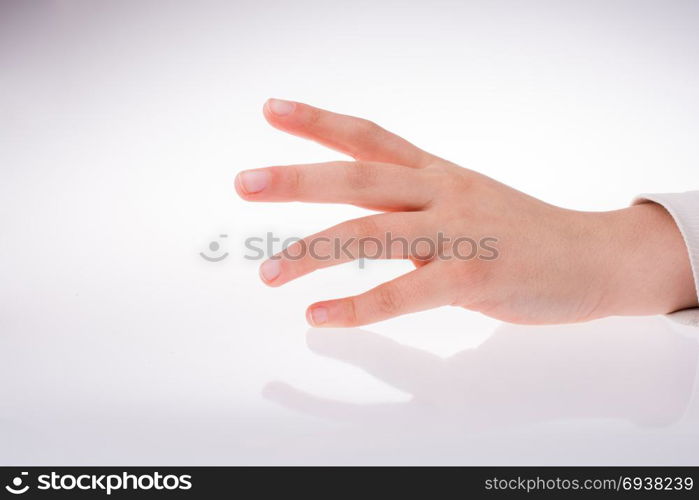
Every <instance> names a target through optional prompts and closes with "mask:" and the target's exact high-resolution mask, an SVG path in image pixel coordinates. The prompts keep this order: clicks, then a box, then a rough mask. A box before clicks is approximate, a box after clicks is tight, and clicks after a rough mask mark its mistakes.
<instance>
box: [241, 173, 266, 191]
mask: <svg viewBox="0 0 699 500" xmlns="http://www.w3.org/2000/svg"><path fill="white" fill-rule="evenodd" d="M238 177H239V179H240V185H241V186H242V188H243V191H245V192H246V193H259V192H260V191H262V190H263V189H264V188H266V187H267V181H268V180H269V173H267V172H265V171H264V170H246V171H245V172H240V174H238Z"/></svg>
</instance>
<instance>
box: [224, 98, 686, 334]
mask: <svg viewBox="0 0 699 500" xmlns="http://www.w3.org/2000/svg"><path fill="white" fill-rule="evenodd" d="M264 115H265V117H266V119H267V121H268V122H269V123H270V124H271V125H272V126H274V127H276V128H278V129H280V130H283V131H285V132H289V133H292V134H295V135H298V136H300V137H304V138H308V139H312V140H315V141H317V142H319V143H321V144H323V145H325V146H328V147H330V148H333V149H336V150H338V151H340V152H342V153H346V154H348V155H350V156H351V157H353V158H354V159H355V160H356V161H338V162H330V163H321V164H306V165H293V166H275V167H268V168H262V169H256V170H248V171H244V172H241V173H240V174H239V175H238V176H237V178H236V190H237V191H238V194H239V195H240V196H241V197H242V198H244V199H246V200H248V201H256V202H260V201H266V202H269V201H274V202H282V201H305V202H320V203H347V204H352V205H358V206H361V207H366V208H370V209H374V210H378V211H380V212H381V213H379V214H375V215H370V216H367V217H361V218H358V219H354V220H350V221H346V222H343V223H341V224H338V225H336V226H334V227H331V228H329V229H327V230H325V231H322V232H320V233H317V234H315V235H312V236H309V237H307V238H305V239H304V240H303V241H301V242H297V243H294V244H292V245H290V246H289V247H288V248H287V249H286V250H285V251H284V252H282V253H281V254H278V255H275V256H273V257H271V258H270V259H268V260H267V261H265V262H264V263H263V264H262V266H261V267H260V274H261V277H262V279H263V280H264V281H265V282H266V283H267V284H268V285H271V286H279V285H283V284H284V283H286V282H288V281H291V280H293V279H295V278H298V277H300V276H303V275H305V274H308V273H310V272H312V271H315V270H317V269H321V268H324V267H328V266H331V265H336V264H340V263H343V262H347V261H349V260H352V259H356V258H360V257H365V256H371V257H372V258H406V259H410V260H412V261H413V263H414V264H415V265H416V269H415V270H413V271H411V272H409V273H407V274H405V275H403V276H400V277H398V278H396V279H394V280H392V281H389V282H387V283H384V284H381V285H379V286H377V287H376V288H373V289H371V290H369V291H367V292H365V293H362V294H360V295H356V296H353V297H346V298H341V299H333V300H325V301H322V302H318V303H316V304H313V305H311V306H310V307H309V309H308V311H307V318H308V321H309V322H310V323H311V324H312V325H313V326H358V325H364V324H368V323H373V322H376V321H381V320H384V319H387V318H390V317H393V316H398V315H401V314H406V313H411V312H415V311H420V310H425V309H430V308H434V307H438V306H442V305H454V306H461V307H465V308H467V309H472V310H477V311H481V312H482V313H484V314H487V315H489V316H492V317H494V318H498V319H501V320H504V321H509V322H513V323H566V322H577V321H586V320H590V319H593V318H599V317H603V316H609V315H636V314H639V315H640V314H660V313H668V312H671V311H675V310H678V309H683V308H687V307H693V306H696V305H697V296H696V292H695V288H694V283H693V279H692V273H691V268H690V264H689V258H688V255H687V251H686V248H685V245H684V242H683V240H682V236H681V234H680V233H679V230H678V229H677V227H676V226H675V224H674V221H673V220H672V218H671V216H670V215H669V214H668V213H667V212H666V211H665V210H664V209H663V208H662V207H661V206H659V205H656V204H653V203H646V204H640V205H635V206H631V207H628V208H624V209H621V210H616V211H611V212H580V211H574V210H568V209H563V208H559V207H555V206H553V205H549V204H547V203H544V202H542V201H539V200H537V199H535V198H532V197H531V196H528V195H526V194H524V193H521V192H519V191H516V190H515V189H512V188H510V187H508V186H505V185H504V184H501V183H499V182H497V181H495V180H493V179H491V178H489V177H486V176H484V175H482V174H479V173H477V172H474V171H472V170H468V169H465V168H461V167H459V166H457V165H455V164H453V163H451V162H448V161H446V160H443V159H441V158H438V157H436V156H434V155H431V154H429V153H427V152H425V151H423V150H421V149H419V148H417V147H416V146H414V145H412V144H410V143H409V142H407V141H405V140H404V139H402V138H400V137H398V136H396V135H394V134H392V133H390V132H387V131H386V130H384V129H382V128H380V127H379V126H377V125H375V124H374V123H372V122H369V121H367V120H363V119H360V118H354V117H351V116H345V115H340V114H336V113H331V112H329V111H324V110H321V109H318V108H314V107H311V106H308V105H306V104H301V103H297V102H289V101H281V100H277V99H270V100H269V101H267V103H265V106H264ZM367 245H369V247H370V248H367ZM372 245H373V246H372ZM338 247H344V248H345V250H346V251H345V252H341V253H338V251H337V249H338Z"/></svg>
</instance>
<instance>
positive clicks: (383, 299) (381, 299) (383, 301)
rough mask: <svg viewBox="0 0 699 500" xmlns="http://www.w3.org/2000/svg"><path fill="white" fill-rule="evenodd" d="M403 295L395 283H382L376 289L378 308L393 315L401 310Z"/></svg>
mask: <svg viewBox="0 0 699 500" xmlns="http://www.w3.org/2000/svg"><path fill="white" fill-rule="evenodd" d="M401 304H402V295H401V292H400V290H399V289H398V287H397V286H395V285H393V284H388V283H387V284H385V285H381V286H380V287H378V288H377V289H376V308H377V309H378V311H379V312H380V313H382V314H386V315H392V314H396V313H397V312H398V311H400V308H401Z"/></svg>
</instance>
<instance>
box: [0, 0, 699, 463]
mask: <svg viewBox="0 0 699 500" xmlns="http://www.w3.org/2000/svg"><path fill="white" fill-rule="evenodd" d="M698 23H699V2H696V1H653V2H651V1H590V0H586V1H567V2H559V1H532V2H517V1H488V2H485V1H483V2H465V1H459V2H445V1H430V2H416V1H391V2H378V1H353V2H338V1H332V2H329V1H326V2H321V1H317V2H310V1H295V2H283V1H277V2H272V1H259V0H258V1H254V2H247V1H230V2H224V1H203V2H184V1H174V2H165V1H146V2H141V1H139V2H136V1H132V2H91V1H90V2H88V1H54V2H22V1H7V0H0V463H2V464H130V465H136V464H151V463H153V464H189V463H199V464H232V463H480V464H488V463H511V464H523V463H548V464H560V463H564V464H565V463H590V464H596V463H693V464H696V463H697V462H699V451H698V450H699V446H698V445H699V430H698V429H699V427H697V420H698V419H699V413H697V411H696V410H692V408H693V407H694V408H695V407H696V400H695V401H694V406H692V403H691V400H692V394H693V392H695V391H697V390H699V389H698V388H695V387H694V386H693V384H694V377H695V374H696V365H697V353H698V352H699V349H698V347H697V339H696V335H694V336H693V333H692V332H691V331H684V330H682V331H680V330H678V329H677V328H676V327H673V326H671V325H670V324H669V323H667V322H666V321H665V320H664V319H662V318H647V319H638V318H627V319H609V320H603V321H599V322H594V323H590V324H587V325H574V326H567V327H546V328H538V327H515V326H511V325H500V324H499V323H498V322H496V321H494V320H491V319H488V318H485V317H483V316H480V315H478V314H476V313H471V312H468V311H464V310H457V309H446V308H445V309H439V310H435V311H429V312H426V313H421V314H418V315H411V316H408V317H403V318H398V319H395V320H391V321H387V322H384V323H380V324H377V325H374V326H372V327H371V328H369V330H371V332H375V333H370V334H363V333H361V332H357V331H346V332H342V331H335V332H328V331H310V332H307V329H308V328H307V326H306V324H305V320H304V309H305V307H306V306H307V305H308V304H310V303H311V302H313V301H316V300H320V299H324V298H332V297H340V296H345V295H350V294H353V293H357V292H359V291H362V290H365V289H368V288H370V287H372V286H374V285H375V284H378V283H380V282H382V281H385V280H387V279H390V278H391V277H393V276H396V275H397V274H399V273H402V272H404V271H406V270H408V269H410V265H409V264H407V263H404V262H390V263H386V262H369V263H368V264H367V266H366V268H365V269H359V268H358V266H357V265H356V264H348V265H345V266H341V267H338V268H333V269H327V270H324V271H322V272H319V273H316V274H314V275H312V276H308V277H305V278H304V279H302V280H299V281H297V282H294V283H290V284H288V285H286V286H284V287H282V288H280V289H270V288H267V287H265V286H264V285H262V284H261V282H260V281H259V279H258V277H257V270H256V268H257V265H258V262H251V261H247V260H245V259H243V254H244V253H245V249H244V246H243V241H244V239H245V238H247V237H249V236H264V235H265V233H266V232H267V231H274V232H275V233H276V234H278V235H280V236H303V235H306V234H310V233H312V232H315V231H317V230H320V229H322V228H324V227H327V226H329V225H332V224H335V223H337V222H339V221H341V220H343V219H346V218H351V217H356V216H358V215H361V214H362V210H360V209H357V208H353V207H352V208H350V207H341V206H319V205H302V204H290V205H283V206H282V205H275V204H268V205H267V204H265V205H262V204H259V205H251V204H247V203H245V202H243V201H242V200H239V199H238V198H237V197H236V195H235V192H234V190H233V179H234V177H235V175H236V173H237V172H238V171H240V170H242V169H248V168H255V167H261V166H268V165H275V164H291V163H305V162H312V161H325V160H332V159H338V158H339V156H338V155H337V154H336V153H334V152H332V151H328V150H324V149H323V148H321V147H320V146H317V145H315V144H312V143H309V142H306V141H303V140H300V139H297V138H293V137H290V136H285V135H284V134H282V133H280V132H278V131H275V130H273V129H271V128H270V127H269V126H268V125H267V124H266V122H265V121H264V120H263V118H262V114H261V107H262V104H263V103H264V100H265V99H266V98H268V97H281V98H289V99H293V100H299V101H305V102H309V103H311V104H314V105H317V106H321V107H326V108H329V109H332V110H335V111H340V112H344V113H349V114H354V115H358V116H362V117H366V118H369V119H372V120H374V121H376V122H378V123H380V124H381V125H383V126H384V127H385V128H388V129H389V130H393V131H395V132H397V133H399V134H401V135H403V136H404V137H406V138H408V139H409V140H411V141H413V142H415V143H416V144H418V145H419V146H421V147H422V148H424V149H427V150H429V151H431V152H434V153H435V154H437V155H439V156H441V157H444V158H447V159H449V160H451V161H454V162H456V163H459V164H461V165H463V166H466V167H468V168H473V169H477V170H479V171H482V172H484V173H486V174H487V175H490V176H492V177H495V178H496V179H498V180H501V181H503V182H505V183H507V184H510V185H512V186H514V187H516V188H518V189H520V190H523V191H525V192H528V193H530V194H532V195H534V196H537V197H539V198H542V199H544V200H545V201H548V202H551V203H554V204H558V205H561V206H565V207H569V208H576V209H584V210H605V209H612V208H620V207H623V206H625V205H627V204H628V203H629V201H630V199H631V198H632V197H633V196H635V195H636V194H638V193H641V192H671V191H684V190H689V189H697V188H698V186H699V169H698V168H697V164H698V162H699V141H697V137H698V136H699V90H698V89H699V63H698V62H697V61H699V57H698V56H699V29H697V24H698ZM220 234H227V235H228V237H227V238H226V239H221V238H220V237H219V235H220ZM212 240H218V241H220V242H221V243H222V245H223V248H222V250H221V251H227V252H229V256H228V257H227V258H226V259H224V260H223V261H222V262H220V263H209V262H206V261H204V260H203V259H202V258H201V257H200V256H199V252H202V251H206V250H207V246H208V244H209V242H210V241H212ZM580 251H581V252H584V251H585V249H584V248H581V249H580ZM377 335H378V337H377ZM395 342H397V343H398V344H396V343H395ZM414 349H418V350H419V352H416V351H414ZM435 356H437V357H435ZM335 358H340V360H345V361H350V363H349V364H347V363H344V362H342V361H341V362H338V361H337V360H336V359H335ZM354 365H358V366H354ZM362 368H363V369H364V370H365V371H363V370H362ZM287 384H290V385H287ZM291 387H296V388H297V389H299V390H302V391H304V392H303V393H298V392H295V390H293V389H291ZM304 394H306V396H304ZM309 395H314V396H316V397H320V398H326V399H332V400H337V401H340V402H345V403H353V404H352V405H350V406H347V405H342V404H334V403H331V402H329V401H327V400H326V399H321V400H318V399H314V398H313V397H310V396H309ZM307 396H308V397H307ZM375 403H380V405H379V406H378V407H376V406H370V405H373V404H375ZM384 403H386V404H384ZM391 403H401V404H398V405H396V404H391ZM687 407H689V408H690V409H689V410H687ZM687 411H689V413H686V412H687Z"/></svg>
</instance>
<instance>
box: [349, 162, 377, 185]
mask: <svg viewBox="0 0 699 500" xmlns="http://www.w3.org/2000/svg"><path fill="white" fill-rule="evenodd" d="M377 176H378V171H377V169H376V166H374V165H371V164H368V163H362V162H356V163H350V164H348V165H346V167H345V182H346V183H347V185H348V187H349V188H350V189H353V190H361V189H366V188H368V187H370V186H373V185H375V184H376V182H377Z"/></svg>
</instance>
